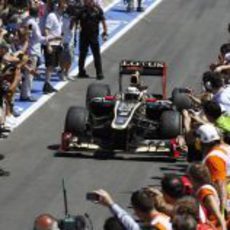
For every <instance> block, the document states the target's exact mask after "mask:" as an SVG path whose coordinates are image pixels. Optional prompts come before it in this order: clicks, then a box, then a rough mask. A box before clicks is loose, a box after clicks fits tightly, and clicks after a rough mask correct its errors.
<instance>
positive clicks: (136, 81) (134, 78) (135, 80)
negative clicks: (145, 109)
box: [130, 71, 147, 91]
mask: <svg viewBox="0 0 230 230" xmlns="http://www.w3.org/2000/svg"><path fill="white" fill-rule="evenodd" d="M130 86H131V87H136V88H137V89H138V90H140V91H144V90H146V89H147V86H145V85H142V82H141V79H140V72H139V71H136V72H135V73H134V74H132V75H131V77H130Z"/></svg>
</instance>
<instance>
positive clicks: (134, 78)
mask: <svg viewBox="0 0 230 230" xmlns="http://www.w3.org/2000/svg"><path fill="white" fill-rule="evenodd" d="M139 84H140V73H139V72H138V71H137V72H136V73H134V74H132V75H131V77H130V85H132V86H136V85H139Z"/></svg>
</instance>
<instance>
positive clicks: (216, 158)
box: [34, 44, 230, 230]
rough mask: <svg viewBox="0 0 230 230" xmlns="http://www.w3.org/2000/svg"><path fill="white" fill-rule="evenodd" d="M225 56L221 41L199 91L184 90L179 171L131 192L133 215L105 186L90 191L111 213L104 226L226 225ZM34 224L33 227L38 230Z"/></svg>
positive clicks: (229, 165) (229, 174)
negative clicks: (184, 156) (181, 171)
mask: <svg viewBox="0 0 230 230" xmlns="http://www.w3.org/2000/svg"><path fill="white" fill-rule="evenodd" d="M229 55H230V46H229V44H224V45H222V46H221V48H220V55H219V56H218V60H217V62H215V63H213V64H211V65H210V69H209V70H208V71H206V72H205V73H204V74H203V77H202V79H201V81H202V85H203V90H202V92H200V94H199V95H194V93H193V90H192V89H186V90H184V93H186V94H187V97H188V98H189V99H190V101H191V102H192V103H191V106H190V108H188V109H183V110H182V116H183V128H184V134H183V136H180V137H179V138H178V141H179V142H180V148H181V149H183V151H185V152H186V153H187V162H188V164H187V166H186V170H185V172H184V175H183V176H179V175H173V174H170V175H164V176H163V178H162V180H161V186H160V188H156V187H151V186H147V187H145V188H140V189H138V190H137V191H134V192H133V193H132V195H131V197H130V203H131V206H132V209H133V210H134V214H135V215H134V216H132V215H131V214H129V213H128V212H127V211H126V210H125V209H124V208H123V207H121V206H120V205H119V204H118V203H117V202H116V201H115V200H114V199H113V198H112V195H111V194H109V193H108V192H107V191H105V190H103V189H99V190H96V191H92V193H91V196H89V197H88V199H89V200H91V201H93V202H94V203H95V204H99V205H102V206H105V207H107V208H108V209H109V212H110V213H111V214H112V216H111V217H109V218H108V219H106V220H105V224H104V229H105V230H141V229H157V230H202V229H203V230H205V229H206V230H227V229H230V60H229ZM182 91H183V90H182ZM39 218H40V216H39ZM36 223H37V222H36V221H35V226H34V227H35V229H36V230H38V229H39V230H43V229H40V228H39V226H37V225H36ZM50 229H52V228H50ZM76 229H81V228H76ZM82 229H85V228H82Z"/></svg>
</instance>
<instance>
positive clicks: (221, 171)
mask: <svg viewBox="0 0 230 230" xmlns="http://www.w3.org/2000/svg"><path fill="white" fill-rule="evenodd" d="M228 161H229V157H228V155H227V153H226V150H225V149H224V148H222V147H221V146H218V147H214V148H213V149H212V150H211V151H210V152H209V153H208V154H207V156H206V157H205V158H204V160H203V163H204V164H205V165H206V166H207V167H208V169H209V172H210V176H211V179H212V181H213V182H215V181H217V180H220V181H225V180H226V179H227V164H228Z"/></svg>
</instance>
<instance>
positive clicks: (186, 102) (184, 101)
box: [172, 88, 192, 111]
mask: <svg viewBox="0 0 230 230" xmlns="http://www.w3.org/2000/svg"><path fill="white" fill-rule="evenodd" d="M172 102H173V104H174V105H175V106H176V108H177V109H178V110H179V111H182V110H183V109H191V107H192V100H191V99H190V98H189V96H188V95H186V93H185V92H183V89H179V88H175V89H174V90H173V92H172Z"/></svg>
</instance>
